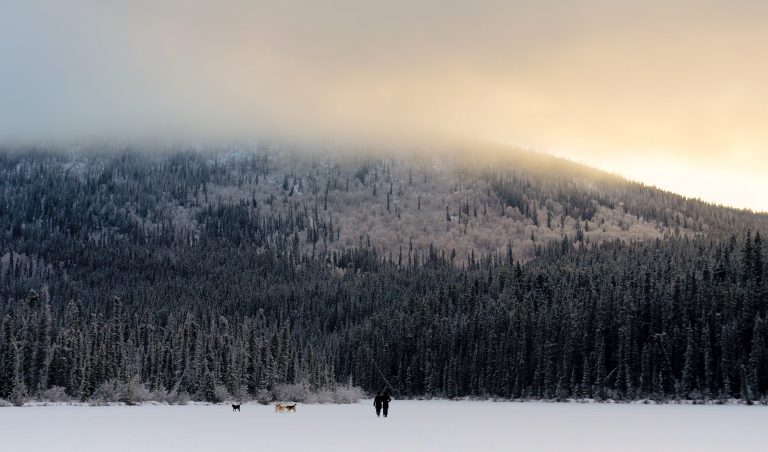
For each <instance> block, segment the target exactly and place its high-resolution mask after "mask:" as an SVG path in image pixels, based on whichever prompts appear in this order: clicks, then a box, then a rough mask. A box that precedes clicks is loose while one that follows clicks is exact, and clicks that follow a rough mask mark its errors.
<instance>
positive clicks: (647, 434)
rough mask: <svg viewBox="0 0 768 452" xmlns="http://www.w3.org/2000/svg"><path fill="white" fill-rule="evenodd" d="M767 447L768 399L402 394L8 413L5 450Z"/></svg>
mask: <svg viewBox="0 0 768 452" xmlns="http://www.w3.org/2000/svg"><path fill="white" fill-rule="evenodd" d="M45 450H55V451H100V452H101V451H107V450H109V451H226V452H242V451H281V452H283V451H284V452H288V451H334V452H340V451H388V452H392V451H431V450H434V451H478V452H483V451H485V452H487V451H602V450H605V451H612V452H613V451H635V450H636V451H653V452H660V451H685V450H691V451H710V450H711V451H764V450H768V407H765V406H712V405H710V406H691V405H658V406H657V405H622V404H579V403H568V404H556V403H534V402H532V403H518V402H499V403H493V402H471V401H461V402H451V401H397V400H395V401H393V402H392V406H391V410H390V417H389V418H387V419H384V418H383V417H382V418H377V417H376V415H375V413H374V411H373V407H372V406H371V402H370V401H365V402H361V403H359V404H353V405H299V407H298V412H297V413H296V414H276V413H275V412H274V409H273V408H272V407H271V406H262V405H258V404H244V405H243V406H242V411H241V412H240V413H233V412H232V409H231V407H230V406H228V405H187V406H163V405H155V406H152V405H145V406H136V407H123V406H109V407H87V406H49V407H24V408H1V409H0V451H3V452H5V451H8V452H20V451H45Z"/></svg>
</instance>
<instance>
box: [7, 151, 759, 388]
mask: <svg viewBox="0 0 768 452" xmlns="http://www.w3.org/2000/svg"><path fill="white" fill-rule="evenodd" d="M469 155H472V154H470V153H466V152H463V153H450V152H446V153H427V154H422V155H420V156H419V155H408V154H405V153H400V154H398V153H392V154H386V153H382V152H378V153H375V152H366V153H359V154H358V153H354V152H327V151H322V152H318V151H314V152H305V151H301V150H296V149H294V148H291V147H281V146H277V145H262V146H250V147H248V146H232V147H229V148H226V149H218V150H199V149H175V150H172V151H163V152H155V153H149V152H144V151H139V150H131V149H125V150H120V151H117V152H106V151H98V150H80V151H66V152H62V151H57V150H51V151H48V150H39V149H38V150H29V149H26V150H23V151H21V150H8V151H5V152H2V153H0V224H2V225H3V227H2V229H0V296H1V299H0V316H2V324H0V398H12V399H16V400H20V399H23V398H25V397H29V396H35V397H43V393H45V392H46V391H49V390H51V388H53V387H60V388H64V389H63V390H64V391H65V392H66V393H67V394H68V395H69V396H71V397H75V398H79V399H84V400H85V399H92V398H99V397H101V398H106V397H111V396H108V395H105V394H107V393H109V394H112V396H114V394H115V393H116V392H119V393H120V394H122V395H119V396H115V397H118V398H119V397H128V396H125V393H126V391H127V392H129V393H130V394H134V393H135V392H136V391H137V388H138V387H139V386H140V387H141V389H142V391H146V392H147V393H149V392H150V391H151V393H152V394H154V395H153V396H152V397H155V398H161V396H160V395H158V394H165V395H163V396H162V397H166V396H168V394H174V396H173V397H179V394H187V395H189V396H192V397H194V398H199V399H205V400H218V399H220V398H221V397H223V396H222V394H230V395H233V396H236V397H238V398H248V397H262V398H264V397H268V395H269V394H271V395H272V396H275V397H277V395H276V394H278V392H279V390H281V389H279V388H283V389H284V388H285V385H294V386H296V387H301V388H304V389H306V390H310V389H311V390H314V391H317V390H320V389H323V388H330V387H333V386H334V385H337V384H340V383H345V382H354V383H355V384H360V385H362V386H363V387H364V388H365V389H367V390H375V389H379V388H381V387H384V386H388V387H390V388H391V389H392V390H393V391H396V392H397V393H398V394H401V395H435V396H462V395H493V396H503V397H536V398H567V397H597V398H605V397H614V398H622V399H634V398H647V397H656V398H659V399H668V398H693V399H710V398H715V397H722V398H728V397H737V398H743V399H745V400H750V401H751V400H754V399H760V398H762V397H764V396H765V393H766V391H767V390H768V348H766V347H768V342H767V341H768V322H766V320H765V316H766V310H767V309H768V275H766V268H765V266H764V265H763V262H764V259H765V250H764V249H763V245H762V237H763V236H764V235H765V232H766V230H767V229H768V215H766V214H756V213H753V212H750V211H746V210H737V209H731V208H727V207H722V206H716V205H712V204H708V203H704V202H701V201H698V200H691V199H687V198H684V197H682V196H679V195H675V194H673V193H669V192H665V191H662V190H659V189H656V188H653V187H648V186H644V185H642V184H640V183H636V182H629V181H626V180H624V179H622V178H620V177H617V176H614V175H610V174H607V173H604V172H600V171H597V170H593V169H591V168H588V167H586V166H582V165H579V164H576V163H573V162H570V161H567V160H562V159H557V158H554V157H551V156H547V155H543V154H537V153H533V152H528V151H523V150H514V151H513V150H508V149H505V150H503V152H499V150H489V149H478V150H477V151H476V153H475V154H474V155H476V158H472V157H468V156H469ZM110 385H111V386H110ZM110 388H111V389H110ZM115 388H123V389H120V390H118V389H115ZM110 391H111V392H110ZM120 391H122V392H120ZM265 394H268V395H265ZM148 397H149V396H148ZM168 397H170V396H168Z"/></svg>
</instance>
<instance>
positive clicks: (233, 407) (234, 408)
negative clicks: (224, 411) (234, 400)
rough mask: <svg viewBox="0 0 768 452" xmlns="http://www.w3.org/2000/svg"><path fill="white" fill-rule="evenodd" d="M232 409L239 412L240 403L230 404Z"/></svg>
mask: <svg viewBox="0 0 768 452" xmlns="http://www.w3.org/2000/svg"><path fill="white" fill-rule="evenodd" d="M232 411H237V412H239V411H240V405H239V404H238V405H232Z"/></svg>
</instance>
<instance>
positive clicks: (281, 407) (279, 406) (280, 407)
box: [275, 403, 285, 413]
mask: <svg viewBox="0 0 768 452" xmlns="http://www.w3.org/2000/svg"><path fill="white" fill-rule="evenodd" d="M275 413H285V405H283V404H282V403H276V404H275Z"/></svg>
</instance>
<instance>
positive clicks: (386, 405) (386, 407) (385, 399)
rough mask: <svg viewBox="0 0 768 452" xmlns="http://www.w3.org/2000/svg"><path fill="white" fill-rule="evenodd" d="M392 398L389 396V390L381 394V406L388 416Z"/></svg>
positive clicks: (385, 415)
mask: <svg viewBox="0 0 768 452" xmlns="http://www.w3.org/2000/svg"><path fill="white" fill-rule="evenodd" d="M391 401H392V399H390V398H389V392H387V391H384V394H382V395H381V408H382V409H383V410H384V417H387V413H388V412H389V402H391Z"/></svg>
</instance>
